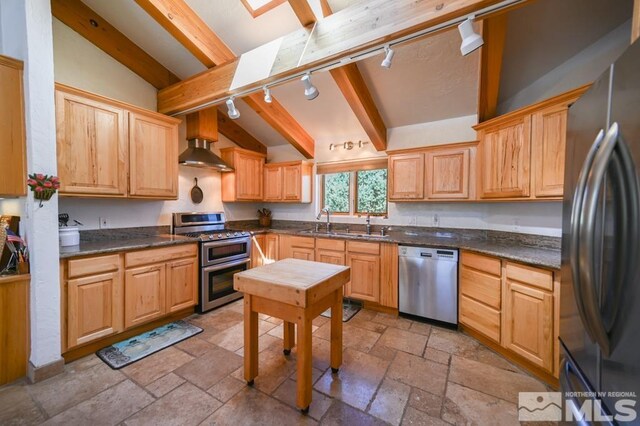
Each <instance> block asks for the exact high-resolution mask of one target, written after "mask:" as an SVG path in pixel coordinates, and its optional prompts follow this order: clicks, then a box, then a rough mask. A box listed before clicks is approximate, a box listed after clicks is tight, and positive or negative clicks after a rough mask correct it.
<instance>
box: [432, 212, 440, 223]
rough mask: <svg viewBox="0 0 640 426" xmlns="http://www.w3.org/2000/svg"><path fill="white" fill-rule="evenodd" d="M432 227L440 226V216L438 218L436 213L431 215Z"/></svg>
mask: <svg viewBox="0 0 640 426" xmlns="http://www.w3.org/2000/svg"><path fill="white" fill-rule="evenodd" d="M433 226H440V216H438V213H435V214H434V215H433Z"/></svg>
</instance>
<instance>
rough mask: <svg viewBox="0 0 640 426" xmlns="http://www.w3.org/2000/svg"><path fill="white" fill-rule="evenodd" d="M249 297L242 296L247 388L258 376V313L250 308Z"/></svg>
mask: <svg viewBox="0 0 640 426" xmlns="http://www.w3.org/2000/svg"><path fill="white" fill-rule="evenodd" d="M251 297H252V296H250V295H245V296H244V379H245V380H246V381H247V384H248V385H249V386H252V385H253V379H255V378H256V376H257V375H258V313H257V312H254V311H253V309H252V307H251Z"/></svg>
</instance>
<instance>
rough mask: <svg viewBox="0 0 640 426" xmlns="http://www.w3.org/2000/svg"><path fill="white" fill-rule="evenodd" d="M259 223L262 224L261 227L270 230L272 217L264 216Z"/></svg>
mask: <svg viewBox="0 0 640 426" xmlns="http://www.w3.org/2000/svg"><path fill="white" fill-rule="evenodd" d="M258 222H259V223H260V226H262V227H264V228H268V227H270V226H271V216H262V217H260V218H258Z"/></svg>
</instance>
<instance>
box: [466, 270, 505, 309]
mask: <svg viewBox="0 0 640 426" xmlns="http://www.w3.org/2000/svg"><path fill="white" fill-rule="evenodd" d="M500 288H501V282H500V278H498V277H494V276H492V275H487V274H483V273H482V272H478V271H476V270H473V269H469V268H466V267H464V266H462V267H461V268H460V293H462V294H464V295H465V296H468V297H470V298H472V299H475V300H477V301H479V302H482V303H484V304H486V305H489V306H491V307H492V308H496V309H498V310H500V300H501V297H500V295H501V291H500Z"/></svg>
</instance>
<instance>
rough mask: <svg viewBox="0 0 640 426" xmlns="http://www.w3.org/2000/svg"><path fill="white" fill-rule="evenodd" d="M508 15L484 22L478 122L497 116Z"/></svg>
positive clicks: (497, 16)
mask: <svg viewBox="0 0 640 426" xmlns="http://www.w3.org/2000/svg"><path fill="white" fill-rule="evenodd" d="M508 16H509V15H508V14H506V13H503V14H500V15H496V16H493V17H491V18H489V19H484V20H483V21H482V37H483V38H484V45H483V46H482V48H481V51H480V78H479V84H478V122H480V123H481V122H483V121H485V120H488V119H490V118H493V117H495V116H496V111H497V109H498V94H499V89H500V72H501V70H502V54H503V51H504V43H505V40H506V38H507V17H508Z"/></svg>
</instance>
